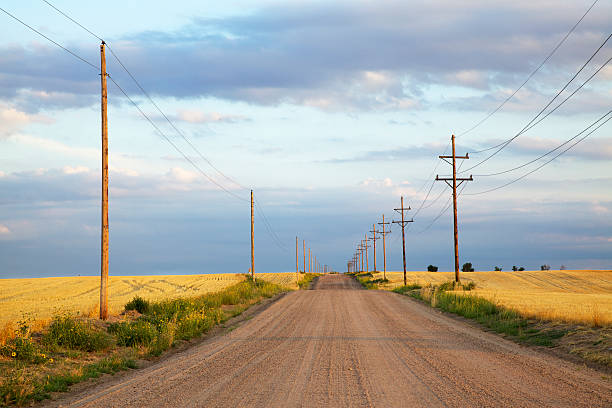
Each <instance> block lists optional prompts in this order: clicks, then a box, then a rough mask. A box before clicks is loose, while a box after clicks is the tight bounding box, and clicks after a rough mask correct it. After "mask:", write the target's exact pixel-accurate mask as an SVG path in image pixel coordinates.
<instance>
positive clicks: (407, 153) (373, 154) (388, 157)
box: [325, 143, 446, 163]
mask: <svg viewBox="0 0 612 408" xmlns="http://www.w3.org/2000/svg"><path fill="white" fill-rule="evenodd" d="M445 146H446V145H443V144H439V143H429V144H425V145H421V146H406V147H396V148H393V149H386V150H371V151H368V152H363V153H361V154H359V155H356V156H353V157H347V158H336V159H330V160H326V161H325V162H327V163H351V162H370V161H406V160H414V159H415V158H422V157H435V156H437V155H439V154H440V152H442V151H443V150H444V148H445Z"/></svg>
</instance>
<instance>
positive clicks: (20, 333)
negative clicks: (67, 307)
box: [0, 278, 288, 406]
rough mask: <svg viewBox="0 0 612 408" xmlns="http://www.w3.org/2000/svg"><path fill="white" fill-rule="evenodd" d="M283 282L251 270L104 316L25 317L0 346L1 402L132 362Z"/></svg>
mask: <svg viewBox="0 0 612 408" xmlns="http://www.w3.org/2000/svg"><path fill="white" fill-rule="evenodd" d="M287 290H288V289H287V288H286V287H283V286H280V285H276V284H273V283H270V282H266V281H263V280H259V279H256V280H255V282H253V281H252V280H251V279H250V278H247V279H246V280H244V281H242V282H240V283H237V284H234V285H232V286H230V287H228V288H226V289H224V290H221V291H219V292H215V293H209V294H205V295H201V296H196V297H189V298H177V299H171V300H162V301H154V302H149V301H147V300H145V299H143V298H140V297H136V298H134V299H133V300H132V301H130V302H128V303H127V304H126V307H125V309H126V310H125V312H124V313H123V314H122V315H121V316H114V317H113V318H112V319H109V321H107V322H102V321H99V320H96V319H90V318H86V317H76V316H72V315H67V314H64V315H58V316H56V317H54V318H53V320H52V322H51V324H50V325H48V326H47V327H44V328H43V329H42V330H38V329H37V330H33V329H32V327H30V325H29V321H28V320H27V319H24V320H22V321H21V322H19V325H18V329H17V330H16V332H15V333H14V337H12V338H10V339H8V340H7V341H6V342H5V344H4V345H2V346H0V405H4V406H8V405H25V404H29V403H31V402H32V401H40V400H43V399H46V398H49V397H50V395H51V393H52V392H61V391H66V390H67V389H68V387H69V386H70V385H72V384H75V383H77V382H80V381H83V380H86V379H88V378H95V377H98V376H100V375H102V374H104V373H113V372H116V371H119V370H125V369H130V368H135V367H136V366H137V361H138V360H141V359H151V358H154V357H156V356H159V355H161V354H162V353H163V352H164V351H165V350H168V349H170V348H172V347H174V346H177V345H179V344H180V343H182V342H184V341H186V340H189V339H192V338H195V337H199V336H201V335H202V334H203V333H206V332H207V331H208V330H210V329H211V328H212V327H214V326H215V325H216V324H219V323H223V322H225V321H227V320H228V319H230V318H231V317H234V316H237V315H239V314H240V313H242V312H243V311H244V310H246V309H247V308H248V307H249V306H251V305H253V304H255V303H257V302H259V301H260V300H262V299H264V298H269V297H272V296H274V295H276V294H279V293H281V292H285V291H287Z"/></svg>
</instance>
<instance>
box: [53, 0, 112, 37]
mask: <svg viewBox="0 0 612 408" xmlns="http://www.w3.org/2000/svg"><path fill="white" fill-rule="evenodd" d="M42 1H44V2H45V3H47V4H48V5H49V6H50V7H51V8H53V9H54V10H55V11H57V12H58V13H60V14H61V15H62V16H64V17H66V18H67V19H68V20H70V21H72V22H73V23H74V24H76V25H78V26H79V27H81V28H82V29H83V30H85V31H87V32H88V33H89V34H91V35H93V36H94V37H96V38H97V39H98V40H100V41H104V40H103V39H102V38H101V37H100V36H99V35H97V34H94V33H93V32H91V31H90V30H89V29H88V28H87V27H85V26H84V25H82V24H81V23H79V22H78V21H76V20H75V19H73V18H72V17H70V16H69V15H68V14H66V13H64V12H63V11H62V10H60V9H58V8H57V7H55V6H54V5H53V4H51V3H50V2H48V1H47V0H42Z"/></svg>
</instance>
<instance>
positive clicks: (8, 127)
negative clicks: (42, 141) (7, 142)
mask: <svg viewBox="0 0 612 408" xmlns="http://www.w3.org/2000/svg"><path fill="white" fill-rule="evenodd" d="M31 123H52V119H51V118H49V117H48V116H44V115H39V114H34V115H32V114H29V113H26V112H22V111H20V110H18V109H16V108H14V107H12V106H9V105H6V104H1V103H0V138H3V137H8V136H11V135H13V134H15V133H17V132H19V131H20V130H21V129H23V128H24V127H25V126H27V125H29V124H31Z"/></svg>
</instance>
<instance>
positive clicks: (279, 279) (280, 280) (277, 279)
mask: <svg viewBox="0 0 612 408" xmlns="http://www.w3.org/2000/svg"><path fill="white" fill-rule="evenodd" d="M255 277H256V278H257V279H263V280H265V281H266V282H271V283H275V284H277V285H280V286H285V287H287V288H291V289H297V288H298V285H297V281H296V278H295V272H280V273H255ZM303 277H304V275H303V274H300V279H302V278H303Z"/></svg>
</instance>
